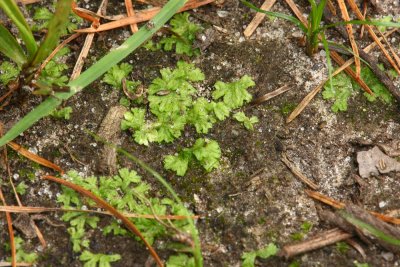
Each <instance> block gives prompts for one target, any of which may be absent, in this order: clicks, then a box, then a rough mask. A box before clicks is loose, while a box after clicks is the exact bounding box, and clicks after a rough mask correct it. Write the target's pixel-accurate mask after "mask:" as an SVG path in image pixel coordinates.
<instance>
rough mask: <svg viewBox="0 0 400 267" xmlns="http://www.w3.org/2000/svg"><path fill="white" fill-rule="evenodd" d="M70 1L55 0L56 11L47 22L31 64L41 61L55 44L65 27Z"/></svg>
mask: <svg viewBox="0 0 400 267" xmlns="http://www.w3.org/2000/svg"><path fill="white" fill-rule="evenodd" d="M71 2H72V0H59V1H58V2H57V6H56V12H55V13H54V15H53V17H52V18H51V20H50V22H49V27H48V30H47V34H46V38H45V39H44V41H43V42H42V43H41V45H40V47H39V49H38V51H37V52H36V54H35V57H34V59H33V60H32V62H31V66H35V65H37V64H39V63H41V62H42V61H43V60H44V59H45V58H47V56H48V55H50V53H51V52H52V51H53V49H54V48H55V47H56V46H57V44H58V42H59V40H60V37H61V33H62V30H63V29H64V28H65V24H66V23H67V22H68V16H69V13H70V10H71Z"/></svg>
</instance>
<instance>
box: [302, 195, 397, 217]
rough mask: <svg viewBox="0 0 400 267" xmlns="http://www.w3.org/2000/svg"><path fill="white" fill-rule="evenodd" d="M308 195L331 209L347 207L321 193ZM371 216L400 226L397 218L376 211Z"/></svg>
mask: <svg viewBox="0 0 400 267" xmlns="http://www.w3.org/2000/svg"><path fill="white" fill-rule="evenodd" d="M305 192H306V194H307V195H308V196H310V197H312V198H314V199H316V200H319V201H321V202H322V203H325V204H327V205H329V206H331V207H334V208H336V209H344V208H345V207H346V205H345V204H344V203H343V202H339V201H336V200H334V199H333V198H330V197H328V196H325V195H323V194H321V193H319V192H316V191H311V190H305ZM368 212H369V213H370V214H372V215H374V216H375V217H376V218H378V219H380V220H382V221H384V222H388V223H392V224H397V225H400V219H397V218H393V217H389V216H386V215H384V214H380V213H378V212H375V211H368Z"/></svg>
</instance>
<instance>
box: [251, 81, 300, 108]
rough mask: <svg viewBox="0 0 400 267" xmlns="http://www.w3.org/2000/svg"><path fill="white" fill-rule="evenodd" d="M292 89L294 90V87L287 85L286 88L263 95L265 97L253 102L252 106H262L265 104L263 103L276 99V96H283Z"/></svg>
mask: <svg viewBox="0 0 400 267" xmlns="http://www.w3.org/2000/svg"><path fill="white" fill-rule="evenodd" d="M292 88H293V87H291V86H289V85H287V84H285V85H284V86H282V87H280V88H278V89H276V90H275V91H272V92H269V93H267V94H265V95H263V96H260V97H258V98H256V99H254V100H253V101H252V102H251V104H253V105H259V104H261V103H263V102H265V101H268V100H270V99H272V98H274V97H276V96H278V95H280V94H283V93H284V92H286V91H289V90H290V89H292Z"/></svg>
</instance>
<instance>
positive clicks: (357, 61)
mask: <svg viewBox="0 0 400 267" xmlns="http://www.w3.org/2000/svg"><path fill="white" fill-rule="evenodd" d="M338 4H339V8H340V11H341V12H342V18H343V20H344V21H350V16H349V13H348V12H347V7H346V4H345V3H344V0H338ZM346 30H347V35H348V36H349V40H350V44H351V48H352V49H353V53H354V62H355V65H356V77H360V73H361V62H360V55H359V53H358V47H357V44H356V41H355V39H354V34H353V26H352V25H351V24H346Z"/></svg>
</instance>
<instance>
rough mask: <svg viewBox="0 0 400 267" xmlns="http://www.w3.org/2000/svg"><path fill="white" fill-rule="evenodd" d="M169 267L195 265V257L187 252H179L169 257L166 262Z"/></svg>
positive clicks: (189, 266)
mask: <svg viewBox="0 0 400 267" xmlns="http://www.w3.org/2000/svg"><path fill="white" fill-rule="evenodd" d="M166 265H167V267H195V266H196V265H195V262H194V258H193V257H189V256H188V255H186V254H183V253H179V254H177V255H172V256H170V257H169V258H168V261H167V263H166Z"/></svg>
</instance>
